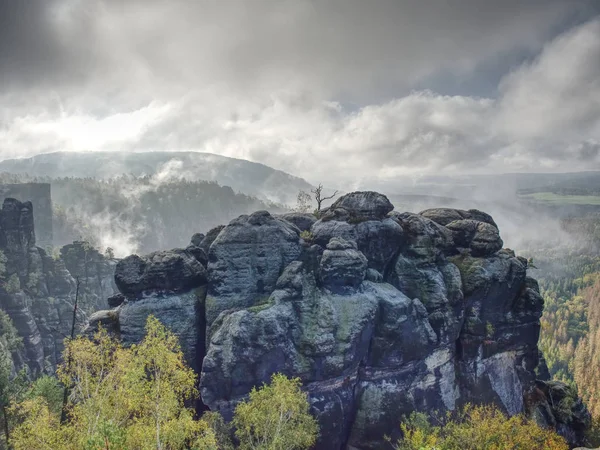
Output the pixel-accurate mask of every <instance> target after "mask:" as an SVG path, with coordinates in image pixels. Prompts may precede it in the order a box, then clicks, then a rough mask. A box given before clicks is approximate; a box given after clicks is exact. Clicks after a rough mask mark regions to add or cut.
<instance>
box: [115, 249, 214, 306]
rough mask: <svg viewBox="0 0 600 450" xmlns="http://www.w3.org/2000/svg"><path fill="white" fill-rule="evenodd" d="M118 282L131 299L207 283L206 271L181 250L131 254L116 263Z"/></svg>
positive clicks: (121, 289)
mask: <svg viewBox="0 0 600 450" xmlns="http://www.w3.org/2000/svg"><path fill="white" fill-rule="evenodd" d="M115 283H116V284H117V287H118V288H119V290H120V291H121V293H123V294H124V295H125V296H127V297H131V298H136V297H140V296H142V295H143V294H144V293H145V292H166V293H169V292H184V291H188V290H190V289H193V288H196V287H199V286H202V285H204V284H206V269H205V268H204V266H202V264H200V263H199V262H198V260H197V259H196V258H194V257H193V256H192V255H191V254H190V253H189V252H187V251H185V250H182V249H173V250H169V251H160V252H154V253H150V254H149V255H146V256H138V255H131V256H128V257H127V258H125V259H122V260H121V261H119V263H118V264H117V267H116V270H115Z"/></svg>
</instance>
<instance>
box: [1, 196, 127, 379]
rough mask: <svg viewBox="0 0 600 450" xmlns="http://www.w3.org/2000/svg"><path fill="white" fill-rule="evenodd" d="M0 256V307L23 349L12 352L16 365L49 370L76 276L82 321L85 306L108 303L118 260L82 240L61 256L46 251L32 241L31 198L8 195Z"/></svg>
mask: <svg viewBox="0 0 600 450" xmlns="http://www.w3.org/2000/svg"><path fill="white" fill-rule="evenodd" d="M84 247H85V249H84ZM0 258H1V259H2V264H0V266H2V268H1V269H2V270H0V272H1V273H0V308H2V309H3V310H4V311H6V312H7V313H8V315H9V316H10V318H11V319H12V321H13V323H14V325H15V327H16V329H17V331H18V333H19V335H20V336H21V338H22V339H23V348H22V350H21V351H19V352H17V353H16V354H15V355H13V360H14V365H15V369H16V370H20V369H21V368H24V367H27V368H28V369H29V372H30V375H31V376H32V377H34V376H37V375H38V374H40V373H52V372H53V371H54V370H55V369H56V364H57V362H58V361H60V359H61V355H62V351H63V340H64V337H65V336H68V335H69V333H70V330H71V322H72V314H73V304H74V300H75V287H76V282H75V278H76V277H77V278H79V281H80V293H79V294H80V297H79V300H80V305H79V306H80V311H79V313H80V314H79V323H80V324H81V323H85V318H86V312H90V311H94V310H97V309H100V308H106V306H107V305H106V297H107V296H109V295H111V294H113V293H114V291H115V290H116V287H114V282H113V280H112V274H113V272H114V267H115V264H116V261H109V260H106V259H105V258H104V257H103V256H102V255H100V254H98V253H97V252H96V251H95V250H93V249H91V248H89V247H87V246H85V245H84V244H83V243H80V242H76V243H74V244H71V245H68V246H65V247H64V248H63V249H61V256H58V255H57V256H55V257H53V256H50V255H48V254H47V253H46V251H45V250H43V249H42V248H40V247H37V246H36V239H35V231H34V220H33V206H32V204H31V202H24V203H22V202H20V201H18V200H15V199H12V198H8V199H5V200H4V203H3V205H2V209H1V210H0Z"/></svg>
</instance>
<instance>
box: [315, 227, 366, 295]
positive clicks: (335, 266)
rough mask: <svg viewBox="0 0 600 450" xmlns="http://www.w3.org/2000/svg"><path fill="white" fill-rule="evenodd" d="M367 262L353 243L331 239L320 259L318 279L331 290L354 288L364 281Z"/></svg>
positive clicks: (341, 239)
mask: <svg viewBox="0 0 600 450" xmlns="http://www.w3.org/2000/svg"><path fill="white" fill-rule="evenodd" d="M367 266H368V261H367V258H366V257H365V255H363V254H362V253H361V252H359V251H358V250H356V244H355V243H354V242H352V243H351V242H350V241H346V240H345V239H343V238H332V239H331V241H329V244H327V250H325V251H324V252H323V256H322V257H321V266H320V271H319V274H320V278H321V281H322V282H323V285H324V286H326V287H327V288H329V289H332V290H339V289H345V288H356V287H358V286H359V285H360V284H361V283H362V281H363V280H364V279H365V276H366V272H367Z"/></svg>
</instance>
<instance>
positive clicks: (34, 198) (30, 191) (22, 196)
mask: <svg viewBox="0 0 600 450" xmlns="http://www.w3.org/2000/svg"><path fill="white" fill-rule="evenodd" d="M7 198H14V199H17V200H20V201H30V202H31V204H32V206H33V215H34V221H35V223H36V243H37V245H39V246H40V247H42V248H47V247H51V246H52V240H53V226H52V194H51V186H50V183H19V184H0V204H1V203H2V202H4V200H5V199H7Z"/></svg>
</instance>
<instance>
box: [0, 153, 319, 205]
mask: <svg viewBox="0 0 600 450" xmlns="http://www.w3.org/2000/svg"><path fill="white" fill-rule="evenodd" d="M0 172H9V173H14V174H28V175H30V176H35V177H47V176H49V177H53V178H57V177H76V178H88V177H90V178H97V179H108V178H113V177H118V176H120V175H134V176H136V177H139V176H145V175H149V176H155V177H157V178H159V179H163V180H165V181H167V180H173V179H181V178H186V179H187V180H190V181H196V180H205V181H215V182H217V183H218V184H220V185H221V186H230V187H231V188H232V189H233V190H234V191H237V192H242V193H244V194H247V195H253V196H256V197H258V198H261V199H263V200H269V201H273V202H277V203H284V204H290V205H292V204H294V203H295V202H296V196H297V194H298V191H299V190H301V189H303V190H306V191H308V190H310V188H311V185H310V184H309V183H308V182H307V181H305V180H304V179H302V178H298V177H295V176H293V175H290V174H288V173H285V172H282V171H280V170H275V169H273V168H271V167H269V166H265V165H264V164H258V163H254V162H250V161H246V160H243V159H235V158H228V157H225V156H219V155H214V154H211V153H200V152H140V153H124V152H55V153H46V154H41V155H36V156H33V157H31V158H23V159H7V160H4V161H0Z"/></svg>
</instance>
